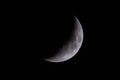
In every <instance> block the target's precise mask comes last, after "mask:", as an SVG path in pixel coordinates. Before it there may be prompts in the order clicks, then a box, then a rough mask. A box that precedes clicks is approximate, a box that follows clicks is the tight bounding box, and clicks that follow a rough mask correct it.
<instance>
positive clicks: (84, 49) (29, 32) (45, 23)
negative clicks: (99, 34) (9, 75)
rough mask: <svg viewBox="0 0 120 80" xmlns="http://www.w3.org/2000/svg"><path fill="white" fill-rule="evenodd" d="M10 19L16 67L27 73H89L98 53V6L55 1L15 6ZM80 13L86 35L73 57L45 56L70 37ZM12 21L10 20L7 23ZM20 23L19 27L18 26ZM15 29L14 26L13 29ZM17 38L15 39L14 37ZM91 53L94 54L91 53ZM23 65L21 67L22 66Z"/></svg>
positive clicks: (49, 54)
mask: <svg viewBox="0 0 120 80" xmlns="http://www.w3.org/2000/svg"><path fill="white" fill-rule="evenodd" d="M7 12H9V15H7V14H6V19H7V18H8V19H7V20H8V21H11V22H9V25H12V27H11V28H7V29H6V30H7V31H9V34H7V35H8V37H9V38H8V39H9V42H11V43H9V42H8V43H9V44H10V45H12V46H10V47H11V48H12V49H10V51H12V52H13V53H12V54H9V55H8V57H9V56H12V57H13V58H12V61H9V62H12V63H11V64H10V65H11V67H12V64H13V65H15V67H14V68H16V69H17V70H19V71H20V72H24V73H25V74H33V73H34V75H39V74H40V73H45V75H47V74H51V73H53V74H56V73H61V72H63V73H65V74H67V73H69V72H70V73H71V72H72V74H73V73H78V74H79V73H80V74H85V73H86V72H87V71H88V69H89V66H90V64H91V59H92V58H93V56H91V55H92V53H94V50H93V47H94V45H95V44H93V43H94V35H95V34H94V32H93V31H94V30H93V28H95V27H96V12H95V9H94V8H92V7H89V6H86V5H85V4H84V5H83V4H76V5H75V6H74V5H69V6H67V5H65V7H64V6H62V5H54V6H48V7H42V6H40V5H35V6H34V7H33V6H30V7H28V6H25V7H14V8H10V9H8V10H7ZM73 16H76V17H77V18H78V20H79V21H80V23H81V25H82V28H83V32H84V33H83V34H84V39H83V43H82V46H81V48H80V50H79V52H78V53H77V54H76V55H75V56H74V57H73V58H71V59H69V60H67V61H65V62H60V63H51V62H47V61H45V60H43V58H45V57H50V56H51V55H53V54H55V53H57V51H58V50H59V49H60V48H61V47H62V46H63V45H64V44H65V43H66V42H67V40H69V38H70V36H71V34H72V31H73V28H74V20H73ZM7 25H8V24H7ZM16 26H17V27H16ZM10 29H11V30H10ZM13 38H14V39H13ZM90 56H91V57H90ZM18 68H19V69H18Z"/></svg>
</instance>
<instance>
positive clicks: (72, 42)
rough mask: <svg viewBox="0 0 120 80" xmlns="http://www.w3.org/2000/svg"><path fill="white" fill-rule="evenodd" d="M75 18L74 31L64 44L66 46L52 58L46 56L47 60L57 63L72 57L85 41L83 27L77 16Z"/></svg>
mask: <svg viewBox="0 0 120 80" xmlns="http://www.w3.org/2000/svg"><path fill="white" fill-rule="evenodd" d="M74 20H75V24H74V31H73V33H72V35H71V37H70V39H69V40H68V41H67V43H66V44H64V46H63V47H62V48H61V49H60V50H59V51H58V53H56V54H55V55H54V56H52V57H50V58H46V59H45V60H46V61H48V62H56V63H57V62H64V61H67V60H69V59H71V58H72V57H74V56H75V55H76V54H77V52H78V51H79V49H80V47H81V45H82V42H83V29H82V26H81V24H80V22H79V20H78V19H77V18H76V17H75V16H74Z"/></svg>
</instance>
